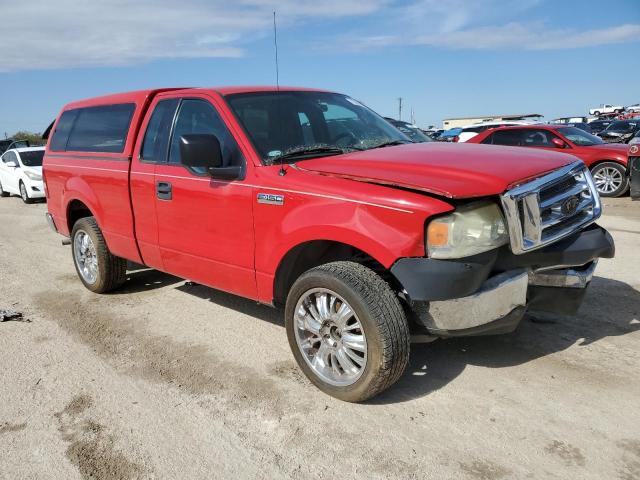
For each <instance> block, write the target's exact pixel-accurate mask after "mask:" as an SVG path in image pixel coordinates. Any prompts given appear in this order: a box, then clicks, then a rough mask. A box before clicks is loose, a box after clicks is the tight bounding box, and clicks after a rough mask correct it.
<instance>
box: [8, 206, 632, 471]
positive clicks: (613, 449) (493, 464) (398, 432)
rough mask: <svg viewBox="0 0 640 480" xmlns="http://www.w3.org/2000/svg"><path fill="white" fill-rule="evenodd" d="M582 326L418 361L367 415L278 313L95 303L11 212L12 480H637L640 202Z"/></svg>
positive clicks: (208, 303)
mask: <svg viewBox="0 0 640 480" xmlns="http://www.w3.org/2000/svg"><path fill="white" fill-rule="evenodd" d="M604 203H605V215H604V217H603V219H602V221H601V222H600V223H601V224H602V225H604V226H605V227H607V228H609V229H610V231H611V233H612V234H613V236H614V237H615V240H616V244H617V257H616V258H615V259H614V260H602V261H601V262H600V265H599V267H598V270H597V272H596V273H597V278H595V280H594V281H593V284H592V286H591V289H590V291H589V293H588V295H587V299H586V301H585V304H584V305H583V307H582V309H581V311H580V314H579V316H578V317H576V318H568V319H566V318H565V319H558V320H557V321H555V322H553V323H549V322H545V323H540V322H538V323H534V322H532V321H530V320H525V321H524V322H523V324H522V325H521V326H520V328H519V329H518V331H517V332H515V333H513V334H511V335H506V336H499V337H485V338H475V339H457V340H448V341H437V342H434V343H432V344H427V345H415V346H414V347H413V350H412V356H411V364H410V366H409V368H408V370H407V372H406V374H405V376H404V377H403V378H402V379H401V381H400V382H399V383H398V384H397V385H396V386H395V387H394V388H392V389H391V390H390V391H388V392H386V393H385V394H384V395H382V396H380V397H378V398H376V399H374V400H373V401H371V402H369V403H367V404H363V405H352V404H347V403H342V402H340V401H337V400H333V399H332V398H330V397H328V396H326V395H324V394H322V393H321V392H319V391H318V390H316V389H315V388H314V387H312V386H311V384H310V383H309V382H307V381H306V379H304V378H303V377H302V375H301V373H300V372H299V371H298V369H297V367H296V365H295V364H294V361H293V358H292V356H291V354H290V352H289V347H288V344H287V340H286V335H285V331H284V328H283V322H282V314H281V313H280V312H278V311H275V310H272V309H271V308H269V307H265V306H261V305H257V304H255V303H253V302H250V301H248V300H244V299H241V298H238V297H234V296H231V295H228V294H224V293H221V292H217V291H215V290H212V289H209V288H205V287H202V286H197V285H189V284H186V283H185V282H184V281H183V280H180V279H178V278H175V277H171V276H168V275H165V274H162V273H159V272H155V271H149V270H140V271H134V272H132V273H131V275H130V281H129V282H128V283H127V284H126V286H125V288H124V290H122V291H119V292H117V293H115V294H111V295H104V296H99V295H95V294H92V293H90V292H88V291H87V290H85V289H84V288H83V287H82V285H81V283H80V281H79V280H78V279H77V277H76V273H75V270H74V268H73V264H72V260H71V252H70V247H63V246H62V245H61V244H60V239H61V237H59V236H57V235H55V234H54V233H53V232H51V231H49V229H48V227H47V225H46V222H45V219H44V212H45V211H46V205H44V204H36V205H24V204H23V203H22V202H21V200H20V199H19V198H17V197H12V198H2V199H0V308H13V309H16V310H19V311H21V312H23V313H24V315H25V317H26V318H27V319H28V320H29V321H28V322H27V321H24V322H18V321H9V322H3V323H0V379H1V382H0V385H1V386H0V452H1V453H0V478H3V479H5V478H6V479H18V478H20V479H25V478H34V479H35V478H37V479H47V478H65V479H74V478H94V479H106V478H122V479H128V478H176V479H187V478H189V479H195V478H289V477H293V478H336V477H341V478H420V479H423V478H434V479H445V478H452V479H467V478H468V479H479V480H493V479H501V478H505V479H520V478H540V479H549V478H559V479H567V478H576V479H598V480H602V479H616V478H619V479H623V480H631V479H637V478H640V408H638V407H639V406H640V382H639V380H640V369H639V367H640V345H639V342H640V331H639V330H640V275H639V274H638V272H639V271H640V248H638V246H639V245H640V202H637V203H632V202H631V200H630V199H629V198H628V197H627V198H622V199H616V200H606V201H605V202H604Z"/></svg>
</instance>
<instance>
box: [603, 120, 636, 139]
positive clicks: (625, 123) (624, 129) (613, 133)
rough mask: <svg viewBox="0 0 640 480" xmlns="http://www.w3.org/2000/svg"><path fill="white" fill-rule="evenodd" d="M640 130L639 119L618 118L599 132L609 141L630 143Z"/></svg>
mask: <svg viewBox="0 0 640 480" xmlns="http://www.w3.org/2000/svg"><path fill="white" fill-rule="evenodd" d="M638 130H640V121H638V120H616V121H614V122H611V125H609V126H608V127H607V128H605V129H604V130H602V131H601V132H600V133H598V136H599V137H600V138H602V139H603V140H604V141H605V142H607V143H629V140H631V139H632V138H633V136H634V135H635V134H636V133H637V132H638Z"/></svg>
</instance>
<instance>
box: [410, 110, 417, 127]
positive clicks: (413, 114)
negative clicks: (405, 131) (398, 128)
mask: <svg viewBox="0 0 640 480" xmlns="http://www.w3.org/2000/svg"><path fill="white" fill-rule="evenodd" d="M415 124H416V115H415V112H414V111H413V107H411V125H415Z"/></svg>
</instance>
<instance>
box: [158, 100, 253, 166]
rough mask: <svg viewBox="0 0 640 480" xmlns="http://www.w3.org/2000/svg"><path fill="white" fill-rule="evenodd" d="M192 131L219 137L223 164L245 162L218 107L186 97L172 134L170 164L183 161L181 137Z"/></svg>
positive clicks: (240, 163)
mask: <svg viewBox="0 0 640 480" xmlns="http://www.w3.org/2000/svg"><path fill="white" fill-rule="evenodd" d="M192 133H196V134H197V133H200V134H213V135H215V136H216V137H217V138H218V140H219V141H220V148H221V149H222V164H223V166H224V167H228V166H233V165H242V164H243V162H244V158H243V156H242V153H241V152H240V149H239V147H238V144H237V143H236V141H235V139H234V138H233V136H232V135H231V133H230V132H229V130H228V129H227V127H226V125H225V124H224V122H223V121H222V118H220V115H219V114H218V112H217V111H216V109H215V108H214V107H213V105H211V104H210V103H209V102H206V101H204V100H198V99H185V100H183V101H182V102H181V103H180V108H179V110H178V116H177V118H176V122H175V125H174V127H173V133H172V134H171V146H170V148H169V163H170V164H179V163H181V159H180V137H181V136H182V135H188V134H192ZM197 173H206V169H202V171H197Z"/></svg>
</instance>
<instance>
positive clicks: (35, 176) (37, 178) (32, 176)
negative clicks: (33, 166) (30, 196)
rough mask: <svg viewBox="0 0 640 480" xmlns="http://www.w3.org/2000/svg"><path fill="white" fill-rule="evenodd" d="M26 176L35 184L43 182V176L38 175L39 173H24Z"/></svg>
mask: <svg viewBox="0 0 640 480" xmlns="http://www.w3.org/2000/svg"><path fill="white" fill-rule="evenodd" d="M24 174H25V175H26V176H27V177H29V178H30V179H31V180H33V181H34V182H39V181H40V180H42V175H38V174H37V173H33V172H24Z"/></svg>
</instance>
